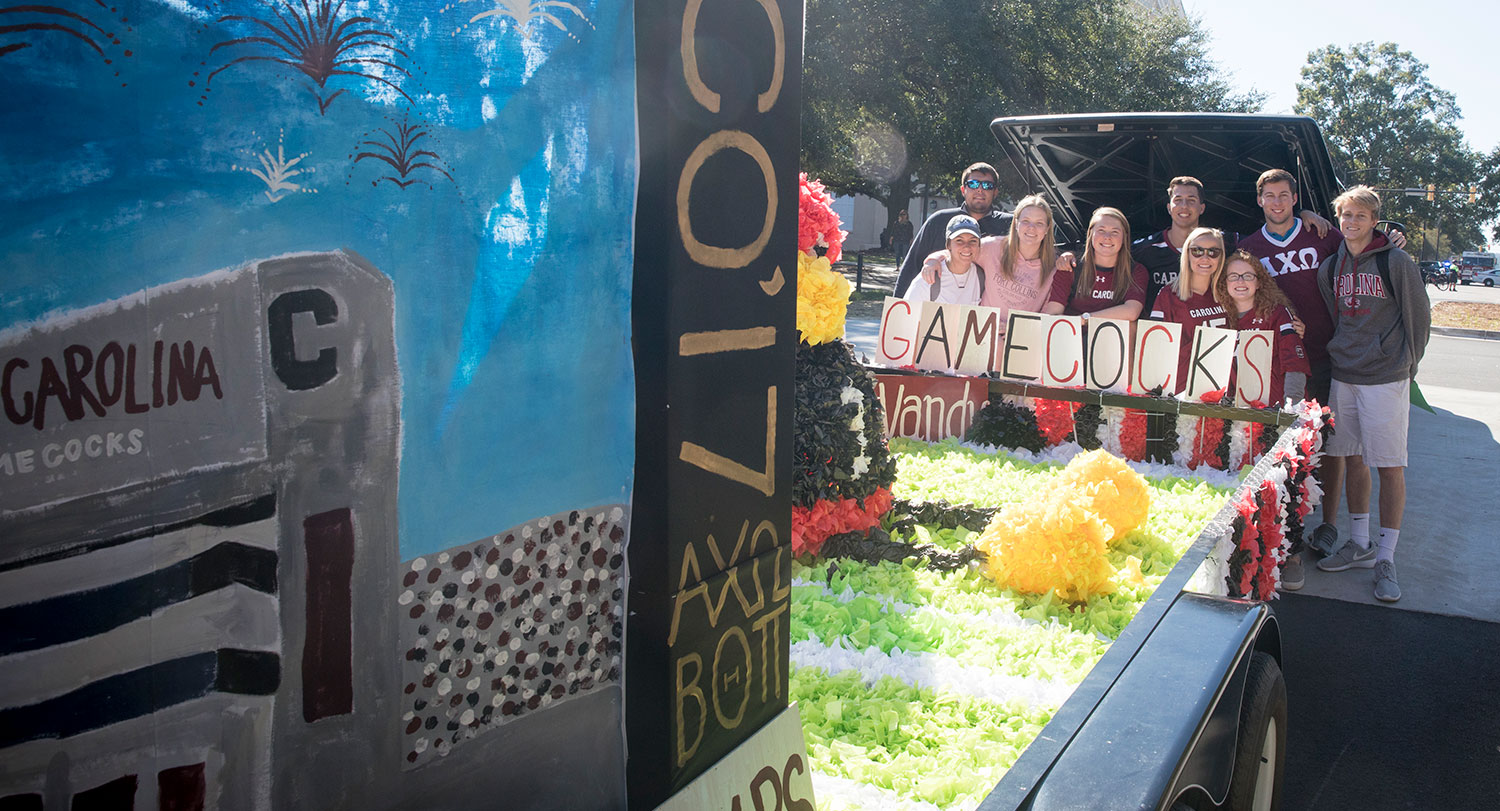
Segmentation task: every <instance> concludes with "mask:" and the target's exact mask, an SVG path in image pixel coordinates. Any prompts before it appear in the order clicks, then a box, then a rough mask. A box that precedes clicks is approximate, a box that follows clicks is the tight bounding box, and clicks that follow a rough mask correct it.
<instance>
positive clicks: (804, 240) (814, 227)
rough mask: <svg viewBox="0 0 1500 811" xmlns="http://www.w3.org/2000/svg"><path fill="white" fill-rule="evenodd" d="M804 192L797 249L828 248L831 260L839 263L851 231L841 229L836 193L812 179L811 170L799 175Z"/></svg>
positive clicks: (799, 207) (800, 201)
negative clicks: (808, 175)
mask: <svg viewBox="0 0 1500 811" xmlns="http://www.w3.org/2000/svg"><path fill="white" fill-rule="evenodd" d="M797 177H798V179H799V180H800V181H801V192H800V194H799V195H798V201H797V250H799V251H801V252H802V253H806V254H816V253H817V250H816V249H818V248H825V249H826V254H827V256H828V261H830V262H837V261H839V256H841V255H842V254H843V250H844V237H846V236H848V235H849V233H848V232H847V231H840V230H839V215H837V214H835V213H833V195H831V194H829V193H828V191H827V189H825V188H823V184H822V183H819V182H818V181H816V180H809V179H808V177H807V173H806V172H803V173H802V174H800V175H798V176H797Z"/></svg>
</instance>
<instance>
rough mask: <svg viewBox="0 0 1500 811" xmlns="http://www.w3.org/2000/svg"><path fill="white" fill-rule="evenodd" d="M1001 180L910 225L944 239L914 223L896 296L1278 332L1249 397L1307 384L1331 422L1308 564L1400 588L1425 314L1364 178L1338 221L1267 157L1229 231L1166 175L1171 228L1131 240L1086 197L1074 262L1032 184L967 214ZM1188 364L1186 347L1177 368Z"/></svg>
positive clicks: (1338, 205)
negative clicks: (1241, 216)
mask: <svg viewBox="0 0 1500 811" xmlns="http://www.w3.org/2000/svg"><path fill="white" fill-rule="evenodd" d="M998 177H999V176H998V174H996V172H995V171H994V169H993V167H990V166H989V165H988V164H975V165H973V166H971V167H969V169H967V170H966V171H965V173H964V178H963V179H964V184H965V186H964V188H965V189H966V191H965V202H966V209H967V210H949V211H946V212H939V214H938V215H934V217H933V218H929V220H928V221H927V222H926V223H924V224H923V228H922V231H923V232H926V231H927V230H928V227H929V226H935V227H936V228H941V229H942V231H941V233H942V235H943V236H942V237H936V238H942V239H944V240H945V243H946V244H945V246H944V249H943V250H936V251H933V250H931V248H932V247H933V246H934V243H935V235H926V236H925V239H924V233H918V235H917V237H916V240H915V242H914V244H913V247H912V249H911V250H912V254H916V252H917V251H919V250H922V249H923V247H924V245H926V246H927V248H928V252H927V253H923V254H922V255H921V256H917V257H914V256H913V255H908V257H907V260H906V262H905V263H904V264H903V269H902V274H901V277H900V278H899V279H898V288H897V291H896V292H897V295H901V296H904V297H905V298H906V299H907V300H910V301H927V300H931V301H942V302H951V303H958V304H974V305H981V306H987V307H997V308H1001V309H1006V310H1009V309H1017V310H1026V311H1030V312H1042V313H1049V314H1066V315H1077V316H1081V317H1082V318H1084V319H1085V321H1087V319H1088V318H1090V317H1093V318H1112V319H1120V320H1126V321H1134V320H1136V319H1138V318H1140V317H1141V316H1142V315H1143V314H1148V317H1149V318H1151V319H1152V320H1157V321H1172V322H1176V323H1179V324H1181V325H1182V327H1183V332H1182V345H1183V346H1185V347H1189V346H1191V345H1192V334H1193V332H1194V331H1195V330H1196V329H1197V327H1199V326H1205V325H1206V326H1216V327H1226V328H1234V329H1266V330H1273V331H1275V333H1276V336H1277V338H1276V346H1275V352H1274V354H1273V368H1272V392H1271V393H1272V401H1271V402H1270V403H1268V404H1258V405H1270V406H1273V407H1274V406H1279V405H1280V403H1281V402H1282V400H1283V398H1285V397H1291V398H1294V399H1301V398H1303V397H1306V398H1308V399H1315V400H1317V401H1318V402H1320V403H1326V404H1329V405H1330V407H1331V408H1332V410H1333V412H1334V415H1335V418H1336V420H1337V430H1336V432H1335V434H1334V436H1333V438H1332V439H1331V440H1330V442H1329V444H1328V447H1327V448H1326V449H1325V453H1326V455H1327V456H1326V459H1325V462H1324V465H1323V469H1322V479H1323V485H1324V490H1325V497H1324V506H1323V524H1322V525H1321V526H1319V527H1317V528H1316V529H1315V530H1314V531H1313V533H1312V539H1313V542H1314V545H1315V546H1317V547H1318V548H1319V549H1320V550H1323V551H1330V552H1332V554H1329V555H1328V556H1327V557H1326V558H1324V559H1322V560H1320V561H1319V562H1318V567H1319V568H1320V569H1322V570H1324V571H1344V570H1346V569H1349V568H1374V569H1375V579H1374V593H1375V596H1376V597H1377V598H1378V599H1380V600H1383V601H1387V602H1393V601H1395V600H1397V599H1400V593H1401V592H1400V588H1399V586H1398V585H1397V583H1396V576H1395V568H1394V552H1395V546H1396V538H1397V536H1398V534H1399V530H1400V526H1401V518H1402V512H1403V508H1404V504H1405V479H1404V470H1405V467H1406V457H1407V454H1406V443H1407V414H1408V397H1409V393H1410V384H1411V380H1412V378H1413V377H1415V375H1416V369H1417V364H1418V362H1419V361H1420V360H1421V358H1422V354H1423V351H1424V350H1425V348H1426V345H1427V337H1428V327H1429V323H1430V312H1429V307H1428V301H1427V296H1426V293H1425V290H1424V286H1423V283H1422V280H1421V273H1420V272H1419V271H1418V269H1417V267H1416V264H1415V262H1413V261H1412V260H1411V257H1410V256H1408V255H1407V254H1406V253H1405V252H1403V251H1401V250H1400V248H1402V247H1404V245H1405V239H1404V237H1402V236H1401V235H1400V234H1399V232H1395V233H1393V234H1392V235H1391V236H1390V237H1387V236H1386V235H1385V234H1384V233H1382V232H1381V231H1379V230H1378V229H1377V228H1376V227H1375V226H1376V224H1377V223H1378V222H1379V218H1380V198H1379V196H1378V195H1377V194H1376V193H1375V192H1374V191H1373V190H1371V189H1370V188H1369V187H1366V186H1356V187H1354V188H1351V189H1349V190H1348V191H1346V192H1344V193H1343V194H1342V195H1340V196H1339V197H1338V198H1337V199H1336V200H1335V201H1334V208H1335V213H1336V216H1337V218H1338V222H1339V227H1338V228H1332V227H1331V223H1330V222H1329V221H1328V220H1326V219H1324V218H1322V217H1320V216H1318V215H1317V214H1315V213H1313V212H1311V211H1300V212H1299V211H1297V209H1296V205H1297V202H1298V188H1297V181H1296V178H1295V177H1293V176H1292V175H1291V174H1290V173H1289V172H1286V171H1284V170H1281V169H1272V170H1269V171H1267V172H1265V173H1263V174H1262V175H1261V176H1260V177H1259V179H1258V180H1257V182H1256V201H1257V203H1258V204H1259V206H1260V208H1261V210H1262V212H1263V213H1264V214H1265V223H1264V225H1262V227H1261V228H1260V229H1259V230H1257V231H1256V232H1254V233H1252V234H1247V235H1239V234H1234V233H1225V232H1223V231H1220V230H1218V229H1214V228H1206V227H1202V226H1200V225H1199V223H1198V218H1199V216H1200V215H1201V214H1202V213H1203V210H1204V203H1203V198H1204V194H1203V184H1202V183H1201V182H1200V181H1199V180H1197V179H1196V178H1193V177H1176V178H1173V179H1172V180H1171V181H1170V183H1169V184H1168V188H1167V198H1168V201H1167V211H1168V213H1169V215H1171V219H1172V225H1171V226H1169V227H1168V228H1165V229H1163V230H1162V231H1160V232H1158V233H1155V234H1151V235H1149V236H1146V237H1143V238H1141V239H1140V240H1137V241H1135V242H1132V241H1131V234H1130V224H1129V222H1128V221H1127V220H1126V218H1125V215H1124V214H1123V213H1122V212H1121V211H1119V210H1118V209H1116V208H1110V207H1101V208H1098V209H1095V210H1094V212H1093V215H1092V216H1091V217H1090V219H1089V225H1088V231H1087V235H1086V239H1085V244H1084V246H1083V253H1082V256H1081V257H1079V258H1077V259H1076V261H1075V257H1074V256H1073V255H1072V253H1061V254H1059V253H1058V251H1057V249H1056V247H1055V246H1054V243H1053V214H1052V209H1051V207H1050V206H1049V205H1048V204H1047V202H1046V200H1044V199H1043V198H1042V197H1040V196H1035V195H1033V196H1029V197H1025V198H1023V199H1022V200H1021V201H1020V202H1018V203H1017V204H1016V206H1015V209H1014V211H1013V212H1011V214H1010V215H1008V216H1006V215H999V216H995V215H992V214H990V213H983V214H981V215H980V216H978V217H976V216H972V215H973V214H975V213H978V212H975V211H974V207H973V206H970V205H968V204H969V203H971V202H978V201H977V200H970V199H969V198H970V197H971V196H972V197H976V198H982V197H983V195H982V194H976V195H970V194H969V192H968V190H973V191H976V192H986V191H991V190H993V189H994V188H995V186H996V184H997V182H998ZM971 183H974V184H975V185H972V186H971V185H970V184H971ZM985 183H987V184H988V188H987V189H986V188H984V186H983V185H982V184H985ZM991 199H993V195H991ZM940 216H941V218H942V219H941V220H939V219H937V218H939V217H940ZM1001 222H1003V223H1004V224H1005V225H1006V226H1008V227H1007V228H1006V229H1005V231H1004V233H1003V234H1000V233H996V232H997V231H998V230H999V229H998V228H997V225H998V224H999V223H1001ZM914 258H915V259H916V260H919V261H920V264H918V262H916V261H914ZM917 267H920V270H919V271H918V270H917V269H916V268H917ZM1148 303H1149V307H1148ZM1187 364H1188V358H1187V356H1186V354H1185V353H1184V355H1183V356H1182V358H1181V360H1180V363H1179V374H1178V380H1179V381H1181V380H1183V379H1185V378H1186V372H1187V369H1186V366H1187ZM1346 463H1347V465H1346ZM1369 466H1374V467H1376V468H1377V469H1378V470H1379V475H1380V481H1381V487H1380V538H1379V544H1378V546H1374V545H1372V543H1371V538H1370V532H1369V517H1370V516H1369V500H1370V489H1371V488H1370V484H1371V479H1370V471H1369ZM1346 468H1347V479H1346V478H1345V474H1346ZM1341 484H1344V485H1346V488H1347V496H1348V507H1349V510H1350V519H1351V525H1352V533H1351V538H1350V539H1349V541H1348V542H1347V543H1345V544H1343V545H1342V546H1339V545H1338V544H1337V543H1336V542H1337V538H1338V531H1337V529H1336V528H1335V527H1334V525H1333V520H1334V518H1335V517H1336V516H1337V513H1338V507H1339V500H1340V499H1339V496H1340V494H1339V488H1340V485H1341ZM1302 583H1303V561H1302V559H1301V556H1300V555H1294V556H1293V557H1292V558H1291V559H1289V560H1288V563H1287V566H1286V567H1285V570H1284V571H1283V585H1284V587H1285V588H1287V589H1292V590H1295V589H1298V588H1301V586H1302Z"/></svg>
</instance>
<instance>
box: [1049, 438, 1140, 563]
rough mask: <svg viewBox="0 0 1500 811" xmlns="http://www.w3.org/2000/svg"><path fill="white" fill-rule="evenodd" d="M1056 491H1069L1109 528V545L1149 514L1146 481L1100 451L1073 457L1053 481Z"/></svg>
mask: <svg viewBox="0 0 1500 811" xmlns="http://www.w3.org/2000/svg"><path fill="white" fill-rule="evenodd" d="M1057 487H1058V488H1060V489H1062V490H1064V491H1067V490H1071V491H1073V492H1074V493H1075V494H1076V497H1077V498H1079V499H1081V500H1082V501H1081V503H1082V504H1083V505H1084V506H1085V507H1087V508H1088V509H1091V510H1093V511H1094V512H1095V513H1098V515H1099V518H1100V520H1102V521H1104V523H1106V524H1108V525H1109V529H1110V534H1109V540H1110V541H1118V540H1120V539H1121V538H1123V537H1125V536H1126V535H1127V534H1129V533H1130V532H1131V531H1132V530H1134V529H1135V528H1136V527H1138V526H1140V525H1141V524H1142V523H1144V522H1145V520H1146V515H1147V514H1148V513H1150V512H1151V488H1150V486H1148V485H1147V484H1146V477H1145V476H1142V475H1141V474H1139V473H1137V472H1135V471H1134V470H1131V469H1130V465H1127V464H1125V460H1123V459H1121V458H1119V457H1118V456H1113V455H1111V454H1110V453H1109V452H1108V451H1106V450H1103V449H1099V450H1092V451H1089V452H1087V453H1080V454H1078V455H1077V456H1075V457H1073V460H1072V461H1070V462H1068V466H1067V467H1066V468H1063V472H1062V475H1061V476H1059V477H1058V478H1057Z"/></svg>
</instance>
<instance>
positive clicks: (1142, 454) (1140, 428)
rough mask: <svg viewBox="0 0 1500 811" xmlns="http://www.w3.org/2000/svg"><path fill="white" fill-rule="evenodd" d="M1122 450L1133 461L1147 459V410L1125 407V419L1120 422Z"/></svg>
mask: <svg viewBox="0 0 1500 811" xmlns="http://www.w3.org/2000/svg"><path fill="white" fill-rule="evenodd" d="M1120 450H1122V451H1124V452H1125V458H1126V459H1129V460H1131V461H1132V462H1144V461H1146V412H1144V411H1142V410H1140V409H1138V408H1127V409H1125V420H1124V422H1122V423H1121V424H1120Z"/></svg>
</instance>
